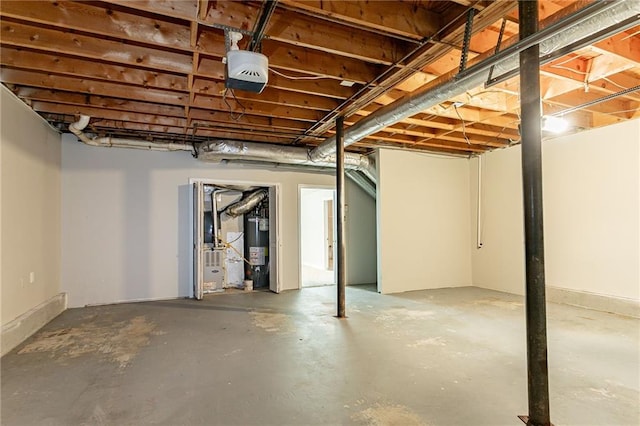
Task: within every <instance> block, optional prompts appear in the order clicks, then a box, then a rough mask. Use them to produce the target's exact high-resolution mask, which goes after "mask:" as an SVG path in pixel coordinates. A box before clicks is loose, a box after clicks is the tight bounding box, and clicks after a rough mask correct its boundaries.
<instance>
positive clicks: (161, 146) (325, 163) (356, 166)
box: [69, 115, 376, 198]
mask: <svg viewBox="0 0 640 426" xmlns="http://www.w3.org/2000/svg"><path fill="white" fill-rule="evenodd" d="M89 120H90V117H89V116H88V115H81V116H80V119H79V120H78V121H77V122H75V123H71V124H70V125H69V131H70V132H71V133H73V134H74V135H76V136H77V138H78V139H79V140H80V141H82V142H83V143H85V144H87V145H91V146H99V147H117V148H134V149H144V150H150V151H193V149H194V148H193V147H192V146H191V145H188V144H178V143H166V142H164V143H163V142H148V141H143V140H138V139H123V138H112V137H109V136H107V137H90V136H88V135H87V134H86V133H84V131H83V130H84V129H85V128H86V127H87V126H88V125H89ZM309 157H310V150H309V149H307V148H303V147H292V146H283V145H275V144H268V143H258V142H241V141H230V140H216V141H210V142H206V143H203V144H202V145H200V147H199V148H198V158H199V159H200V160H203V161H212V162H220V161H226V160H232V161H233V160H237V161H247V162H257V163H261V164H267V165H272V166H274V167H277V166H278V165H286V166H291V167H296V168H300V169H303V168H308V169H316V170H317V169H326V168H335V166H336V165H335V159H334V158H333V157H329V158H328V159H325V160H322V161H311V159H310V158H309ZM345 165H346V167H347V168H348V169H350V170H352V171H354V172H353V173H350V175H349V176H350V177H351V178H352V180H353V181H354V182H355V183H356V184H357V185H358V186H360V187H361V188H362V189H363V190H364V191H365V192H366V193H367V194H369V195H371V196H372V197H373V198H375V184H376V168H375V164H374V163H373V159H371V158H370V157H367V156H366V155H360V154H355V153H351V152H349V153H345ZM356 171H357V172H358V173H355V172H356Z"/></svg>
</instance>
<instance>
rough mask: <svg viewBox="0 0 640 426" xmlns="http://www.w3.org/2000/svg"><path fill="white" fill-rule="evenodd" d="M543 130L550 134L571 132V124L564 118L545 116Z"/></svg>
mask: <svg viewBox="0 0 640 426" xmlns="http://www.w3.org/2000/svg"><path fill="white" fill-rule="evenodd" d="M542 130H544V131H545V132H550V133H556V134H559V133H564V132H566V131H567V130H569V122H568V121H567V120H566V119H565V118H563V117H556V116H554V115H545V116H544V117H542Z"/></svg>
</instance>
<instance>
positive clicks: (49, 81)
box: [0, 0, 640, 155]
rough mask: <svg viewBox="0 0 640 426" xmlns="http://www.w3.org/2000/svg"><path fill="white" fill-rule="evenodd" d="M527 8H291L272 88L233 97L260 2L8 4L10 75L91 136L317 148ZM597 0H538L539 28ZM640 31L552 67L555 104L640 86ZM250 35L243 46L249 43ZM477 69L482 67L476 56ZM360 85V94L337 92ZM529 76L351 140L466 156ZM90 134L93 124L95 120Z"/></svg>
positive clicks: (274, 54) (510, 116)
mask: <svg viewBox="0 0 640 426" xmlns="http://www.w3.org/2000/svg"><path fill="white" fill-rule="evenodd" d="M516 3H517V2H516V1H515V0H507V1H500V2H489V1H477V0H456V1H447V2H444V1H443V2H432V1H386V0H385V1H373V2H372V1H364V0H362V1H318V0H311V1H307V0H280V1H279V2H278V3H277V7H276V9H275V10H274V12H273V14H272V15H271V17H270V20H269V22H268V23H267V25H266V27H265V34H264V39H263V41H262V43H261V50H262V53H264V54H265V55H266V56H267V57H268V59H269V67H270V71H269V84H268V85H267V88H266V89H265V90H264V91H263V92H262V93H261V94H256V93H250V92H243V91H239V90H237V91H235V96H234V93H232V92H230V91H226V93H225V89H226V87H225V83H224V82H225V78H226V76H225V65H224V64H223V62H222V60H223V58H224V57H225V55H226V49H227V47H226V43H225V28H226V29H227V30H231V29H234V28H235V29H237V30H241V31H243V32H245V33H247V32H251V30H252V29H253V28H254V26H255V24H256V20H257V19H258V16H259V15H260V13H261V9H262V7H261V6H262V5H261V2H259V1H245V2H238V1H224V0H221V1H215V2H212V1H207V0H186V1H183V0H181V1H170V0H162V1H150V0H139V1H135V2H133V1H129V0H109V1H101V2H82V1H64V0H59V1H55V0H46V1H45V0H43V1H4V2H1V3H0V19H1V21H2V22H1V26H0V31H1V32H0V66H1V72H0V79H1V80H2V82H3V83H4V84H5V85H7V86H8V87H10V88H11V89H12V90H13V91H14V93H16V95H17V96H19V97H20V98H22V99H24V100H25V102H27V103H28V104H29V105H31V106H32V108H34V109H35V110H36V111H38V112H39V113H41V114H42V115H43V116H44V117H45V118H47V119H49V120H51V122H52V123H54V124H56V125H60V126H66V125H68V124H69V123H70V122H72V121H74V120H75V119H76V118H77V115H78V114H81V113H82V114H89V115H91V116H93V117H94V119H93V120H92V125H93V129H95V130H96V131H99V132H101V133H103V134H114V135H119V136H127V137H133V138H143V139H150V140H163V139H168V138H173V139H176V140H179V139H180V138H182V140H190V141H196V142H197V141H201V140H205V139H206V138H216V137H232V138H234V139H240V140H242V139H244V140H251V141H263V142H276V143H288V144H290V143H298V144H300V143H306V144H309V145H315V144H317V143H319V142H320V141H321V140H322V139H323V138H324V137H327V136H330V135H332V134H333V132H334V129H333V127H334V123H333V119H334V118H335V116H336V115H338V114H341V115H345V116H346V117H347V120H346V121H347V124H348V125H350V124H353V123H356V122H358V121H359V120H361V119H363V118H364V117H366V116H368V115H369V114H371V113H372V112H373V111H375V110H376V109H377V108H379V107H381V106H384V105H387V104H389V103H390V102H393V101H395V100H397V99H399V98H401V97H403V96H405V95H406V94H407V93H409V92H411V91H414V90H416V89H418V88H420V87H422V86H424V85H433V84H435V82H437V81H441V80H442V79H446V78H451V77H452V76H454V75H455V73H456V72H457V68H458V65H459V61H460V57H461V47H462V44H463V36H464V32H465V27H464V23H465V21H466V16H467V11H468V10H469V8H471V7H473V8H475V9H476V13H475V17H474V25H473V30H474V31H473V36H472V38H471V39H470V40H469V41H470V43H469V57H470V58H472V59H473V58H484V57H487V56H489V55H491V54H492V53H493V51H494V50H495V47H496V43H497V40H498V36H499V31H500V27H501V24H502V22H503V20H506V24H505V32H504V34H503V43H502V46H501V48H504V47H506V46H507V45H509V44H510V43H513V42H514V40H516V39H517V19H518V17H517V13H516V12H515V5H516ZM589 3H590V1H588V0H577V1H572V0H567V1H564V0H563V1H551V0H541V2H540V17H541V19H542V20H543V22H542V25H543V26H544V25H546V23H547V22H548V21H551V20H554V19H559V18H560V17H563V16H566V15H568V14H570V13H573V12H575V11H577V10H579V9H580V8H582V7H584V6H585V5H587V4H589ZM639 29H640V26H639V27H635V28H633V29H630V30H626V31H624V32H620V33H619V34H617V35H615V36H613V37H610V38H609V39H605V40H602V41H599V42H597V43H595V44H593V45H591V46H588V47H585V48H583V49H581V50H580V51H578V52H575V53H572V54H568V55H567V56H565V57H562V58H558V59H556V60H555V61H553V62H551V63H549V64H547V65H545V66H544V67H543V68H542V71H541V85H542V92H541V94H542V97H543V99H544V105H545V111H546V112H547V113H557V112H559V111H562V110H563V109H564V110H566V109H567V108H571V107H575V106H576V105H582V104H585V103H587V102H590V101H594V100H596V99H598V98H599V97H602V96H606V95H612V94H616V93H617V92H619V91H620V90H623V89H626V88H629V87H633V86H635V85H637V84H638V81H639V80H640V35H639V34H640V31H639ZM249 39H250V36H249V35H245V37H244V39H243V40H242V41H241V42H240V47H241V48H244V47H246V45H247V42H248V41H249ZM475 60H478V59H475ZM341 83H343V84H348V85H351V86H350V87H347V86H344V85H341ZM518 91H519V87H518V78H517V77H514V78H512V79H510V80H508V81H504V82H502V83H499V84H497V85H495V86H494V87H491V88H489V89H484V88H482V87H479V88H477V89H474V90H471V91H468V92H467V93H465V94H462V95H458V96H455V97H452V98H451V99H449V100H448V101H447V102H444V103H442V104H440V105H436V106H434V107H432V108H428V109H425V110H424V111H422V112H421V113H420V114H417V115H415V116H413V117H409V118H407V119H404V120H402V121H401V122H399V123H396V124H394V125H392V126H389V127H388V128H386V129H383V130H381V131H380V132H378V133H376V134H375V135H371V136H370V137H368V138H366V139H365V140H363V141H361V142H359V143H357V144H355V145H354V146H353V147H352V149H356V150H361V149H368V148H372V147H375V146H396V147H400V148H411V149H423V150H429V151H439V152H443V153H454V152H455V153H462V154H464V155H469V154H473V153H479V152H483V151H485V150H489V149H495V148H499V147H503V146H507V145H509V144H511V143H512V142H513V141H517V140H518V139H519V134H518V124H519V118H518V110H519V102H518ZM639 101H640V94H639V93H629V94H626V95H624V96H619V97H616V98H615V99H612V100H610V101H607V102H602V103H598V104H594V105H589V106H588V107H584V108H583V109H582V110H580V111H575V112H572V113H571V114H570V115H569V117H570V118H571V119H572V120H574V121H575V125H576V126H578V127H580V128H589V127H593V126H599V125H606V124H610V123H614V122H618V121H621V120H626V119H631V118H634V117H637V116H638V108H639V107H640V104H639ZM90 128H91V127H90Z"/></svg>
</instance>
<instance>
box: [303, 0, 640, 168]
mask: <svg viewBox="0 0 640 426" xmlns="http://www.w3.org/2000/svg"><path fill="white" fill-rule="evenodd" d="M634 17H635V19H636V20H638V19H640V1H637V0H627V1H622V0H620V1H598V2H594V3H592V4H590V5H588V6H586V7H585V8H583V9H582V10H581V11H578V12H576V13H575V14H573V15H570V16H568V17H566V18H564V19H562V20H560V21H558V22H556V23H554V24H551V25H550V26H548V27H547V28H545V29H543V30H541V31H539V32H538V33H536V34H534V35H533V36H531V37H528V38H527V39H526V40H522V41H520V42H518V43H516V44H514V45H512V46H510V47H508V48H506V49H504V50H503V51H502V52H499V53H497V54H496V55H494V56H491V57H489V58H487V59H485V60H483V61H481V62H479V63H477V64H475V65H473V66H470V67H469V68H468V69H467V70H466V71H464V72H463V73H461V74H458V75H457V76H453V78H452V76H443V77H441V78H440V79H438V80H435V81H434V82H433V83H432V84H428V85H426V86H423V88H421V89H418V90H416V91H415V92H412V93H410V94H407V95H405V96H404V97H402V98H400V99H398V100H397V101H395V102H392V103H390V104H388V105H385V106H383V107H381V108H379V109H378V110H376V111H375V112H373V113H372V114H370V115H368V116H367V117H366V118H363V119H362V120H360V121H358V122H357V123H356V124H354V125H353V126H351V127H349V128H348V129H346V130H345V133H344V145H345V146H349V145H352V144H354V143H356V142H358V141H359V140H361V139H363V138H365V137H366V136H369V135H371V134H373V133H376V132H378V131H380V130H382V129H384V128H385V127H388V126H391V125H392V124H395V123H397V122H398V121H401V120H403V119H405V118H407V117H411V116H413V115H415V114H418V113H420V112H421V111H424V110H425V109H427V108H431V107H433V106H435V105H438V104H440V103H442V102H444V101H447V100H450V99H452V98H454V97H456V96H459V95H461V94H463V93H465V92H466V91H468V90H471V89H474V88H476V87H478V86H480V85H482V84H483V83H484V82H486V81H487V79H488V77H489V73H490V69H491V67H492V66H493V67H494V70H493V75H494V76H499V75H502V74H504V73H506V72H511V71H513V70H515V69H517V68H518V67H519V62H518V54H519V52H520V51H521V50H524V49H525V48H527V47H530V46H531V45H535V44H538V43H539V44H540V55H541V56H544V55H547V54H550V53H552V52H555V51H557V50H559V49H561V48H563V47H566V46H569V45H571V44H572V43H574V42H576V41H577V40H582V39H585V38H589V37H590V36H593V34H596V33H598V32H601V31H602V30H603V29H606V28H611V27H616V26H619V25H620V24H621V23H622V22H623V21H629V20H631V21H633V20H634ZM636 25H637V22H636ZM441 80H446V81H444V82H439V81H441ZM335 151H336V137H335V136H332V137H330V138H328V139H326V140H325V141H324V142H322V143H321V144H320V145H318V147H316V148H315V149H314V150H312V151H311V160H313V161H322V160H324V159H325V158H328V157H330V156H332V155H333V154H334V153H335Z"/></svg>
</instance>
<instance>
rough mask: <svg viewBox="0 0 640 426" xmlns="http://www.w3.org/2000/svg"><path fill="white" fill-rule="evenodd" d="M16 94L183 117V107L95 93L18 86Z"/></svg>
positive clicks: (60, 102)
mask: <svg viewBox="0 0 640 426" xmlns="http://www.w3.org/2000/svg"><path fill="white" fill-rule="evenodd" d="M15 93H16V95H18V97H20V98H22V99H30V100H36V101H43V102H50V103H57V104H68V105H76V106H78V107H91V108H103V109H108V110H114V111H119V112H136V113H141V114H148V115H158V116H167V117H179V118H184V117H185V114H184V109H183V108H182V107H178V106H172V105H162V104H155V103H150V102H140V101H131V100H126V99H120V98H111V97H106V96H97V95H83V94H80V93H72V92H64V91H59V90H47V89H40V88H34V87H20V88H19V89H17V90H16V92H15Z"/></svg>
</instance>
